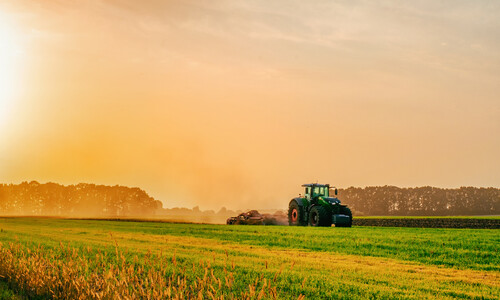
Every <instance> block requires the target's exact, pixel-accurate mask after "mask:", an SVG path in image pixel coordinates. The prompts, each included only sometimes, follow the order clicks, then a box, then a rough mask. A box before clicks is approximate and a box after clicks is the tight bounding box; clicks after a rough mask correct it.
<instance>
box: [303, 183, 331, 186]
mask: <svg viewBox="0 0 500 300" xmlns="http://www.w3.org/2000/svg"><path fill="white" fill-rule="evenodd" d="M302 186H303V187H314V186H319V187H321V186H324V187H330V185H329V184H320V183H308V184H303V185H302Z"/></svg>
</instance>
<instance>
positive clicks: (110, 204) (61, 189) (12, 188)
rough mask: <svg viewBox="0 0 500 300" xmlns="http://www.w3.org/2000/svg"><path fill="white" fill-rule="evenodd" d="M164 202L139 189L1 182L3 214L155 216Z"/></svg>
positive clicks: (84, 184)
mask: <svg viewBox="0 0 500 300" xmlns="http://www.w3.org/2000/svg"><path fill="white" fill-rule="evenodd" d="M159 208H162V203H161V202H160V201H158V200H155V199H154V198H152V197H150V196H149V195H148V194H147V193H146V192H145V191H143V190H141V189H139V188H130V187H125V186H118V185H115V186H105V185H96V184H87V183H80V184H77V185H69V186H64V185H60V184H57V183H52V182H49V183H45V184H40V183H38V182H36V181H31V182H29V183H28V182H23V183H21V184H0V214H2V215H30V216H97V217H100V216H106V217H109V216H116V217H120V216H140V215H153V214H154V213H155V212H156V210H157V209H159Z"/></svg>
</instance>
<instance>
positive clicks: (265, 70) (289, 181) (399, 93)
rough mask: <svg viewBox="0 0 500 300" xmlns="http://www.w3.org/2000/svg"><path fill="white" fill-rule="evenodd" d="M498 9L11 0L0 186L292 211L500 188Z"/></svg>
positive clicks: (1, 31)
mask: <svg viewBox="0 0 500 300" xmlns="http://www.w3.org/2000/svg"><path fill="white" fill-rule="evenodd" d="M499 153H500V1H455V0H454V1H451V0H450V1H432V0H429V1H156V0H149V1H137V0H110V1H99V0H90V1H54V0H51V1H29V0H10V1H9V0H4V1H2V2H1V3H0V182H3V183H19V182H22V181H31V180H37V181H39V182H49V181H50V182H57V183H61V184H74V183H79V182H88V183H98V184H106V185H115V184H120V185H126V186H131V187H140V188H142V189H144V190H145V191H147V192H148V193H149V195H151V196H153V197H154V198H155V199H158V200H161V201H162V202H163V203H164V207H174V206H183V207H193V206H196V205H198V206H200V208H202V209H218V208H220V207H221V206H225V207H227V208H230V209H246V208H266V207H269V208H283V209H286V208H287V205H288V201H289V200H290V198H292V197H293V196H295V195H297V194H298V193H299V192H301V190H300V185H301V184H303V183H307V182H316V181H318V182H324V183H330V184H331V185H336V186H338V187H349V186H360V187H364V186H371V185H396V186H401V187H414V186H424V185H429V186H437V187H460V186H483V187H490V186H491V187H499V186H500V185H499V184H500V156H499Z"/></svg>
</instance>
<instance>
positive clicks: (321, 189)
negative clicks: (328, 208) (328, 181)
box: [313, 186, 328, 197]
mask: <svg viewBox="0 0 500 300" xmlns="http://www.w3.org/2000/svg"><path fill="white" fill-rule="evenodd" d="M313 194H315V195H320V196H324V197H328V188H327V187H325V186H315V187H314V189H313Z"/></svg>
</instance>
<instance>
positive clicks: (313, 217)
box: [309, 206, 332, 227]
mask: <svg viewBox="0 0 500 300" xmlns="http://www.w3.org/2000/svg"><path fill="white" fill-rule="evenodd" d="M309 224H311V226H315V227H318V226H323V227H328V226H332V217H331V216H330V214H329V213H328V211H326V209H325V208H324V207H323V206H313V208H311V212H310V213H309Z"/></svg>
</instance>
